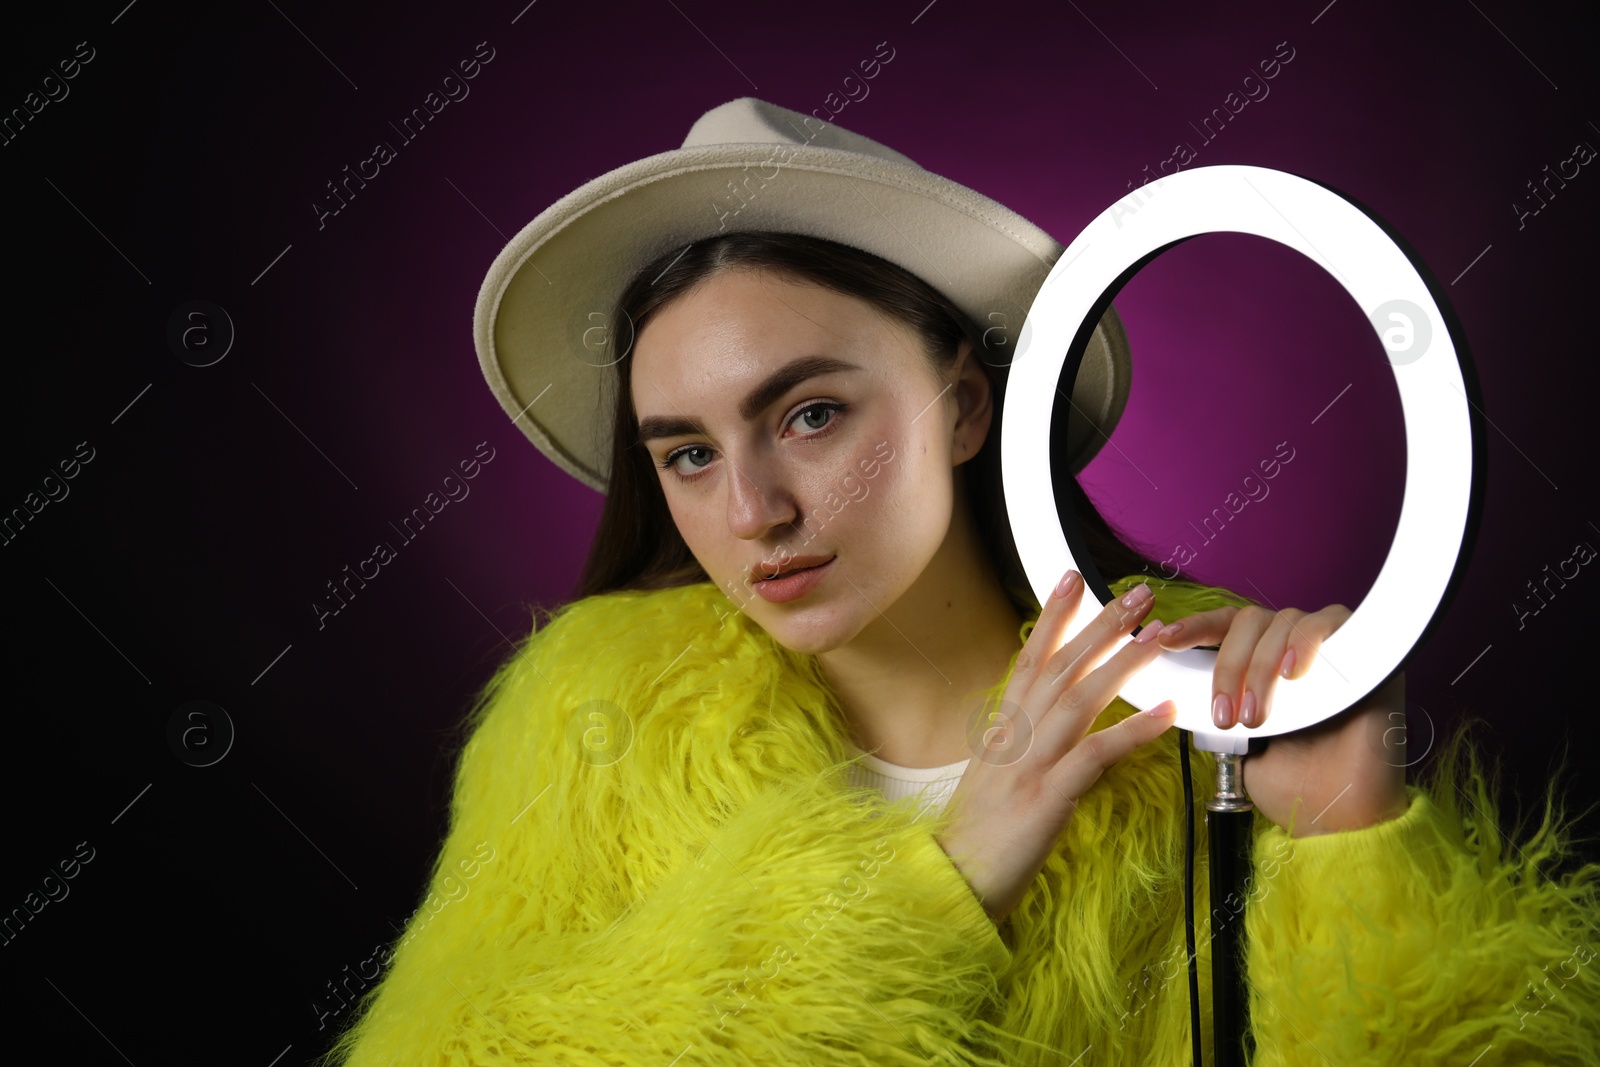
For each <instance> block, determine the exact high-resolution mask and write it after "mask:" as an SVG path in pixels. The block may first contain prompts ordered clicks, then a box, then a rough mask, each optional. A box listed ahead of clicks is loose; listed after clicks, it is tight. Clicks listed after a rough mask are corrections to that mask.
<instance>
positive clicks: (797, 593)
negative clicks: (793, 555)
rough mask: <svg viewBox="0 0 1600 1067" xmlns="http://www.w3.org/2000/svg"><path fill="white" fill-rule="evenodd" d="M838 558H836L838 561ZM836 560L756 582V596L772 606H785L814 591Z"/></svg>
mask: <svg viewBox="0 0 1600 1067" xmlns="http://www.w3.org/2000/svg"><path fill="white" fill-rule="evenodd" d="M837 558H838V557H837V556H836V557H834V559H837ZM833 564H834V560H833V559H830V560H829V561H828V562H826V563H819V564H817V565H816V566H815V567H806V568H805V569H804V570H798V571H794V572H793V573H790V574H785V575H784V576H783V577H781V578H763V579H762V580H761V581H758V582H755V583H754V585H755V591H756V595H757V596H759V597H760V598H761V599H762V600H765V601H767V602H768V603H772V604H783V603H786V602H788V601H790V600H798V599H800V598H801V597H803V596H805V595H806V594H807V593H809V592H811V590H812V589H814V588H815V587H816V585H817V583H818V582H820V581H822V579H823V578H825V577H826V576H827V575H828V573H829V572H830V571H831V570H832V569H833Z"/></svg>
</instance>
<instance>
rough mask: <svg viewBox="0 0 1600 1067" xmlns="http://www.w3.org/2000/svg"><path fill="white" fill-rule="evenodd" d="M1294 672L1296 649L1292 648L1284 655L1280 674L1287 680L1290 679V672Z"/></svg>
mask: <svg viewBox="0 0 1600 1067" xmlns="http://www.w3.org/2000/svg"><path fill="white" fill-rule="evenodd" d="M1292 670H1294V649H1292V648H1291V649H1290V650H1289V651H1287V652H1285V653H1284V654H1283V667H1282V668H1281V669H1280V670H1279V671H1278V673H1279V674H1281V675H1283V676H1284V677H1285V678H1287V677H1289V672H1290V671H1292Z"/></svg>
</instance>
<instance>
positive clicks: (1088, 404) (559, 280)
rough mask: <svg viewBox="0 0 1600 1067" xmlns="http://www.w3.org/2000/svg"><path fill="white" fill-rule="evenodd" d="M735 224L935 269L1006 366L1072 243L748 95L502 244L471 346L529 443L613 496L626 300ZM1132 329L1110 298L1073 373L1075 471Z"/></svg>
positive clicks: (1107, 401)
mask: <svg viewBox="0 0 1600 1067" xmlns="http://www.w3.org/2000/svg"><path fill="white" fill-rule="evenodd" d="M734 230H776V231H782V232H789V233H802V234H809V235H812V236H816V237H824V238H828V239H830V240H833V241H838V242H840V243H842V244H846V245H850V246H852V247H855V248H858V249H861V250H863V251H866V252H870V253H872V254H874V255H876V256H879V257H881V258H883V259H886V260H888V261H890V262H892V263H895V264H898V265H899V266H901V267H904V268H905V269H906V270H908V271H910V272H912V273H913V274H915V275H917V276H918V277H919V278H922V279H923V280H924V281H926V282H927V283H928V284H929V285H931V286H933V287H934V288H935V289H938V290H939V291H940V292H942V293H944V294H945V295H946V296H947V297H949V298H950V300H951V301H952V302H953V303H954V304H955V305H956V306H957V307H959V308H960V309H961V310H962V311H963V312H964V313H965V314H966V315H967V317H968V318H969V319H971V321H972V322H973V324H974V325H975V326H976V327H977V331H976V332H978V333H980V334H981V335H982V338H983V349H984V351H983V352H982V353H980V354H981V355H982V357H983V358H984V359H986V360H987V361H989V362H991V363H1003V362H1009V360H1010V354H1011V353H1012V352H1013V351H1015V349H1016V346H1017V342H1018V340H1019V339H1020V337H1021V330H1022V326H1023V323H1024V320H1025V318H1026V316H1027V313H1028V309H1029V308H1030V307H1031V306H1032V304H1033V299H1034V297H1035V295H1037V293H1038V291H1039V287H1040V286H1041V285H1043V284H1044V279H1045V277H1046V275H1048V274H1049V272H1050V268H1051V267H1052V266H1053V265H1054V264H1055V262H1056V260H1057V258H1058V257H1059V256H1060V255H1061V253H1062V252H1063V251H1064V247H1063V246H1062V245H1061V244H1060V243H1059V242H1058V241H1056V240H1055V239H1054V238H1053V237H1051V236H1050V235H1049V234H1048V233H1046V232H1045V231H1043V230H1041V229H1040V228H1039V227H1037V226H1035V225H1034V224H1033V223H1031V222H1029V221H1028V220H1027V219H1025V218H1023V217H1022V216H1021V215H1018V214H1017V213H1016V212H1014V211H1012V210H1010V209H1009V208H1007V207H1005V206H1004V205H1002V204H999V203H996V202H995V201H993V200H990V199H989V198H988V197H986V196H983V195H982V194H980V193H977V192H974V191H973V190H971V189H968V188H967V187H965V186H963V185H959V184H957V183H956V182H953V181H950V180H949V179H948V178H943V177H941V176H939V175H937V174H934V173H933V172H931V171H929V170H926V169H924V168H922V167H920V166H918V165H917V164H916V163H914V162H913V161H912V160H910V159H908V158H907V157H906V156H904V155H902V154H900V153H899V152H896V151H894V150H893V149H891V148H888V147H887V146H885V145H881V144H879V143H878V142H877V141H874V140H871V139H869V138H867V137H863V136H861V135H860V134H856V133H852V132H850V131H849V130H846V129H844V128H843V127H840V126H838V125H836V124H832V123H825V122H823V121H821V120H820V119H817V118H814V117H812V116H810V115H802V114H800V113H799V112H797V111H791V110H789V109H788V108H784V107H779V106H777V105H776V104H770V103H767V102H766V101H764V100H757V99H755V98H754V97H749V96H745V97H740V98H739V99H737V100H731V101H729V102H728V103H726V104H722V105H721V106H719V107H715V108H712V109H711V110H710V111H707V112H706V113H705V114H704V115H702V116H700V118H699V119H698V120H697V121H696V122H695V124H694V125H693V126H692V127H690V129H689V135H688V136H687V137H685V138H684V141H683V147H681V148H677V149H673V150H671V151H667V152H661V153H658V154H656V155H653V156H647V157H645V158H644V159H640V160H638V161H636V162H633V163H629V164H626V165H625V166H621V167H618V168H616V169H615V170H612V171H609V172H608V173H605V174H602V175H600V177H598V178H595V179H594V180H593V181H590V182H586V183H585V184H583V185H581V186H579V187H578V188H577V189H574V190H573V191H572V192H570V193H568V194H567V195H566V196H563V197H562V198H561V199H560V200H557V201H556V202H555V203H554V204H551V205H550V206H549V207H548V208H546V209H545V210H543V211H541V212H540V213H539V215H538V217H536V218H535V219H534V220H533V221H532V222H530V223H528V224H527V225H526V226H524V227H523V228H522V230H521V231H520V232H519V233H518V234H517V235H516V236H515V237H513V238H512V239H511V242H510V243H509V244H507V245H506V247H505V248H504V249H503V250H502V251H501V252H500V254H499V255H498V256H496V257H495V260H494V263H493V264H492V265H491V266H490V268H489V273H488V276H487V277H485V278H484V280H483V285H482V287H481V289H480V290H479V292H478V302H477V307H476V310H475V312H474V315H473V331H472V332H473V341H474V344H475V346H476V348H477V353H478V363H479V365H480V366H481V367H482V369H483V374H484V377H485V378H486V379H487V380H488V382H489V387H490V389H492V390H493V391H494V395H495V396H496V397H498V398H499V400H500V405H501V407H503V408H504V409H505V411H506V414H508V415H509V416H511V419H512V421H513V422H515V423H516V424H517V426H518V427H520V428H521V430H522V432H523V433H524V434H526V435H527V437H528V440H530V441H532V442H533V443H534V446H535V447H537V448H538V449H539V451H541V452H543V453H544V454H545V455H546V456H549V457H550V459H551V460H552V461H553V462H555V464H556V465H557V466H559V467H560V468H561V469H562V470H564V471H566V472H567V473H568V474H571V475H572V476H573V477H574V478H577V479H578V480H579V481H582V482H583V483H584V484H586V485H588V486H590V487H591V488H594V489H597V490H599V491H600V492H602V493H604V492H605V491H606V484H607V480H608V476H609V473H610V472H609V470H608V467H609V464H610V457H611V422H612V408H613V405H614V404H615V402H616V389H617V387H618V382H617V373H616V371H615V370H614V369H612V366H611V365H612V364H613V363H615V362H616V361H617V360H618V359H620V358H621V357H622V355H624V354H625V353H626V350H627V348H626V346H627V345H631V343H632V338H631V337H629V338H622V339H620V341H621V342H622V343H621V344H620V345H619V344H618V343H615V342H614V341H613V339H612V338H611V337H610V332H611V330H610V324H611V321H612V316H613V314H614V313H615V309H616V307H617V299H618V297H619V296H620V295H621V293H622V290H623V288H624V287H625V286H626V285H627V284H628V282H629V281H631V280H632V279H633V277H634V276H635V275H636V274H637V273H638V272H639V271H640V270H641V269H642V268H643V267H645V266H646V265H647V264H649V263H651V262H653V261H654V260H656V259H657V258H658V257H661V256H663V255H666V254H668V253H670V252H671V251H672V250H673V249H682V248H684V247H686V246H687V245H689V244H690V243H692V242H694V241H697V240H700V239H702V238H705V237H710V236H713V235H715V234H718V233H727V232H729V231H734ZM1131 377H1132V366H1131V363H1130V360H1129V355H1128V342H1127V335H1126V334H1125V332H1124V331H1123V328H1122V323H1121V320H1120V319H1118V318H1117V314H1116V312H1115V311H1114V310H1112V309H1111V308H1110V307H1109V306H1108V307H1107V309H1106V311H1105V313H1104V315H1103V316H1102V318H1101V320H1100V322H1099V324H1098V325H1097V326H1096V328H1095V330H1094V332H1093V334H1092V336H1091V338H1090V341H1089V345H1088V348H1087V349H1086V351H1085V353H1084V357H1083V361H1082V363H1081V364H1080V367H1079V370H1078V375H1077V379H1076V380H1075V382H1074V384H1073V389H1072V402H1073V404H1074V406H1075V408H1076V411H1075V412H1074V414H1073V417H1072V419H1071V420H1070V422H1069V426H1068V441H1067V447H1068V450H1069V455H1070V457H1071V466H1072V471H1073V473H1077V472H1079V471H1081V470H1082V469H1083V467H1084V465H1085V464H1087V463H1088V462H1089V460H1090V459H1091V458H1093V457H1094V455H1095V453H1096V452H1098V451H1099V448H1100V446H1101V445H1102V444H1103V443H1104V442H1105V440H1106V438H1107V437H1108V436H1109V434H1110V432H1111V429H1112V428H1113V427H1114V426H1115V425H1116V422H1117V420H1118V419H1119V418H1120V417H1121V415H1122V410H1123V407H1124V406H1125V405H1126V403H1127V398H1128V388H1129V384H1130V381H1131Z"/></svg>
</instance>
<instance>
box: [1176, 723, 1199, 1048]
mask: <svg viewBox="0 0 1600 1067" xmlns="http://www.w3.org/2000/svg"><path fill="white" fill-rule="evenodd" d="M1172 732H1173V733H1174V734H1176V735H1177V736H1178V753H1179V755H1180V757H1181V758H1180V762H1181V763H1182V764H1183V810H1184V815H1185V817H1186V820H1187V826H1188V833H1187V835H1186V836H1185V837H1184V856H1183V888H1184V893H1183V933H1184V939H1185V944H1186V946H1187V947H1188V949H1189V1042H1190V1044H1191V1045H1193V1046H1194V1067H1203V1064H1202V1060H1201V1058H1200V964H1199V961H1198V959H1197V958H1196V957H1195V951H1194V787H1193V784H1192V783H1191V781H1190V778H1189V733H1188V731H1186V730H1173V731H1172Z"/></svg>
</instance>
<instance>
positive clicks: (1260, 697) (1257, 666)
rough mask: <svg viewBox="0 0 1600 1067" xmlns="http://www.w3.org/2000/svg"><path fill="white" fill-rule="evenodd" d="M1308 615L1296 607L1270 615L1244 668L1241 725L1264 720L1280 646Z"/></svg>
mask: <svg viewBox="0 0 1600 1067" xmlns="http://www.w3.org/2000/svg"><path fill="white" fill-rule="evenodd" d="M1309 617H1310V616H1308V615H1307V614H1306V613H1305V612H1303V611H1301V610H1300V609H1299V608H1284V609H1283V610H1281V611H1279V612H1278V613H1277V614H1276V615H1274V616H1273V619H1272V624H1271V625H1270V626H1268V627H1267V632H1266V633H1264V634H1262V635H1261V640H1260V641H1258V642H1257V643H1256V648H1255V652H1254V653H1253V654H1252V655H1251V657H1250V666H1249V667H1248V668H1246V670H1245V681H1244V693H1243V695H1242V696H1241V697H1240V699H1239V722H1240V724H1241V725H1244V726H1261V725H1262V724H1264V723H1265V722H1266V721H1267V713H1268V711H1269V710H1270V708H1271V706H1272V696H1273V693H1274V691H1275V690H1276V687H1277V681H1278V669H1279V667H1280V666H1281V665H1282V664H1283V656H1284V650H1285V649H1286V648H1288V647H1289V641H1290V637H1291V636H1292V635H1293V634H1294V633H1295V631H1296V629H1297V628H1298V626H1299V624H1300V623H1301V621H1302V620H1303V619H1307V618H1309Z"/></svg>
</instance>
